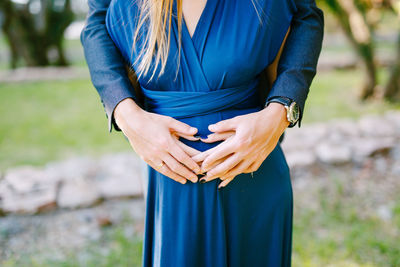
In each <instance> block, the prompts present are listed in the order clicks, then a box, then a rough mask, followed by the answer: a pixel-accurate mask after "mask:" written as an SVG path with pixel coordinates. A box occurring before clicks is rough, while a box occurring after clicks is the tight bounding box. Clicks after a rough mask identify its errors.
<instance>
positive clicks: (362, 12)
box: [319, 0, 400, 100]
mask: <svg viewBox="0 0 400 267" xmlns="http://www.w3.org/2000/svg"><path fill="white" fill-rule="evenodd" d="M319 2H320V4H325V5H326V6H327V7H328V8H329V10H330V11H331V12H332V14H333V15H334V16H335V17H336V18H337V20H338V22H339V24H340V26H341V28H342V29H343V31H344V33H345V35H346V37H347V38H348V39H349V41H350V43H351V45H352V46H353V47H354V49H355V51H356V52H357V55H358V57H359V58H360V61H361V63H362V66H363V69H364V70H365V79H364V84H363V85H362V86H361V89H360V92H359V97H360V98H361V99H362V100H364V99H367V98H370V97H372V96H373V95H375V93H376V91H377V66H376V62H375V44H374V39H373V35H374V31H375V28H376V26H377V25H378V23H379V21H380V18H381V16H382V12H381V11H382V10H387V9H390V10H392V11H397V12H398V13H400V12H399V10H400V7H399V6H400V0H324V1H322V0H320V1H319ZM399 16H400V15H399ZM399 34H400V33H399ZM397 46H398V49H397V50H398V51H397V58H396V59H395V61H394V64H393V66H392V71H391V75H390V79H389V80H388V82H387V85H386V86H385V89H384V91H383V94H382V95H383V97H385V98H387V99H389V100H393V99H395V98H399V94H400V35H399V40H398V42H397Z"/></svg>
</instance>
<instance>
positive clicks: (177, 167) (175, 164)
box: [162, 154, 198, 183]
mask: <svg viewBox="0 0 400 267" xmlns="http://www.w3.org/2000/svg"><path fill="white" fill-rule="evenodd" d="M162 160H163V161H164V162H165V163H166V164H167V165H168V167H169V168H170V169H171V170H172V171H173V172H175V173H177V174H179V175H180V176H182V177H184V178H186V179H189V180H190V181H192V182H193V183H196V182H197V180H198V179H197V175H196V174H194V173H193V172H192V171H191V170H189V169H188V168H186V167H185V166H183V165H182V164H181V163H180V162H179V161H178V160H177V159H176V158H175V157H173V156H172V155H170V154H166V155H164V156H163V157H162Z"/></svg>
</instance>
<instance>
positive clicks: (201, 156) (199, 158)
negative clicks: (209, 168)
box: [192, 146, 217, 163]
mask: <svg viewBox="0 0 400 267" xmlns="http://www.w3.org/2000/svg"><path fill="white" fill-rule="evenodd" d="M216 149H217V146H215V147H213V148H210V149H207V150H206V151H203V152H200V154H197V155H196V156H194V157H192V159H193V160H194V161H196V162H197V163H198V162H200V161H203V160H205V159H206V158H207V157H208V156H209V155H210V154H211V153H212V152H213V151H214V150H216Z"/></svg>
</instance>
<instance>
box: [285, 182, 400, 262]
mask: <svg viewBox="0 0 400 267" xmlns="http://www.w3.org/2000/svg"><path fill="white" fill-rule="evenodd" d="M329 178H330V179H333V180H336V181H335V183H336V186H335V185H334V184H330V185H328V186H327V187H330V189H326V188H325V189H321V190H319V192H318V194H317V195H315V201H317V203H318V205H319V208H318V209H316V210H311V209H310V208H309V207H304V206H299V204H298V203H297V205H296V200H295V215H294V229H293V233H294V236H293V240H294V241H293V266H294V267H297V266H299V267H314V266H315V267H318V266H337V267H346V266H360V267H361V266H365V267H395V266H400V246H399V245H398V244H399V240H400V233H399V231H398V229H399V227H400V198H398V199H397V205H395V207H394V208H393V210H392V212H393V217H394V218H393V219H392V220H390V221H382V220H381V219H380V218H377V217H376V216H373V215H372V216H365V215H360V213H362V206H363V202H364V201H365V200H364V199H359V198H356V197H353V196H352V195H351V194H350V196H349V191H351V190H347V192H345V191H346V190H344V186H345V184H346V183H347V182H346V179H343V177H342V179H338V178H335V177H334V176H332V177H329ZM339 180H341V182H339ZM347 184H348V183H347ZM327 191H330V192H329V194H327Z"/></svg>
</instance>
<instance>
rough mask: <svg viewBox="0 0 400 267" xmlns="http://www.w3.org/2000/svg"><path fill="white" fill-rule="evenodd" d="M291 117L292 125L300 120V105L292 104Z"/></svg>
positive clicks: (290, 107) (290, 108)
mask: <svg viewBox="0 0 400 267" xmlns="http://www.w3.org/2000/svg"><path fill="white" fill-rule="evenodd" d="M289 114H290V115H289V116H290V121H291V122H292V123H295V122H296V121H298V119H299V115H300V110H299V105H297V103H296V102H292V104H290V106H289Z"/></svg>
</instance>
